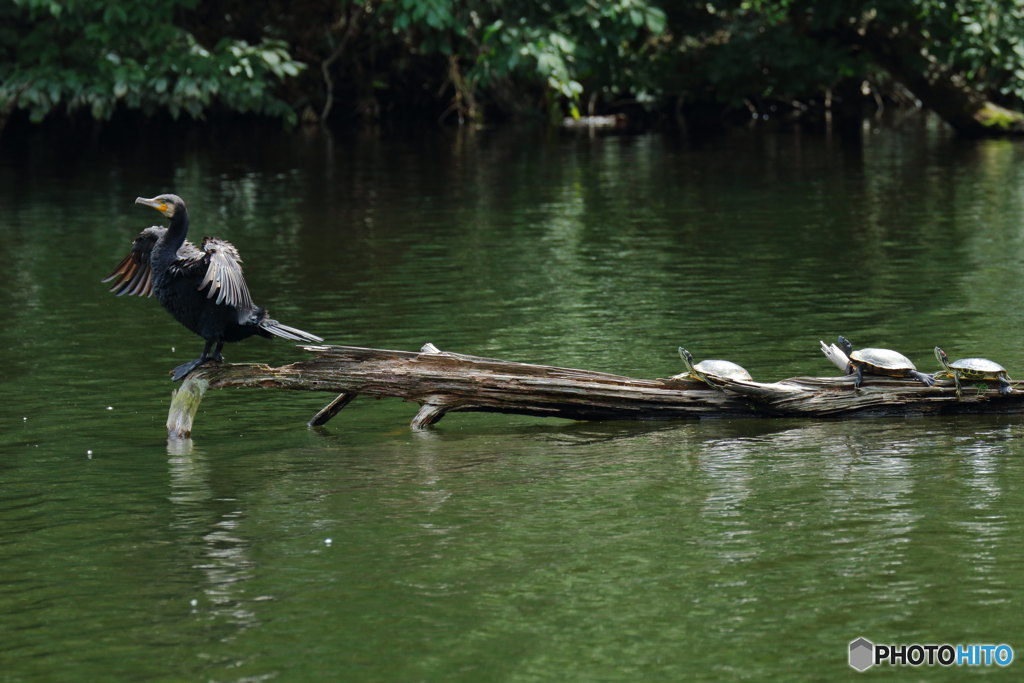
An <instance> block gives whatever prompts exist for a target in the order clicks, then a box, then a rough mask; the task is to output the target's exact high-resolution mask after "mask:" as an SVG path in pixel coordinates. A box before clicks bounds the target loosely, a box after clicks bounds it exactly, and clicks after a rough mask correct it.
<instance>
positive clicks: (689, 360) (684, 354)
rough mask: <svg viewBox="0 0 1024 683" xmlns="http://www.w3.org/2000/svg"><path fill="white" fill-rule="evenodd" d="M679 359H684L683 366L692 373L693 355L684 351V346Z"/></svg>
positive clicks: (681, 348) (680, 348) (680, 349)
mask: <svg viewBox="0 0 1024 683" xmlns="http://www.w3.org/2000/svg"><path fill="white" fill-rule="evenodd" d="M679 357H680V358H682V359H683V365H685V366H686V369H687V370H688V371H690V372H692V371H693V354H691V353H690V352H689V351H687V350H686V349H684V348H683V347H682V346H680V347H679Z"/></svg>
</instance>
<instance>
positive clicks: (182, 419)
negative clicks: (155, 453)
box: [167, 377, 210, 439]
mask: <svg viewBox="0 0 1024 683" xmlns="http://www.w3.org/2000/svg"><path fill="white" fill-rule="evenodd" d="M209 387H210V383H209V382H208V381H207V380H205V379H195V378H193V377H187V378H186V379H185V380H184V381H183V382H182V383H181V386H180V387H178V388H177V389H175V390H174V391H172V392H171V409H170V410H169V411H168V412H167V438H168V439H187V438H189V437H190V436H191V435H192V421H193V420H195V417H196V412H198V410H199V403H200V402H201V401H202V400H203V396H204V395H206V390H207V389H208V388H209Z"/></svg>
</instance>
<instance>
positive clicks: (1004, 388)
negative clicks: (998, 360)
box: [999, 375, 1013, 396]
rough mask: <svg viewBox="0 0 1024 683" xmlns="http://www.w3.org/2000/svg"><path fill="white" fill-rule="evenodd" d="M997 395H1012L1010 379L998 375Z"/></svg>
mask: <svg viewBox="0 0 1024 683" xmlns="http://www.w3.org/2000/svg"><path fill="white" fill-rule="evenodd" d="M999 393H1000V394H1002V395H1003V396H1006V395H1007V394H1011V393H1013V387H1011V386H1010V378H1009V377H1007V376H1006V375H999Z"/></svg>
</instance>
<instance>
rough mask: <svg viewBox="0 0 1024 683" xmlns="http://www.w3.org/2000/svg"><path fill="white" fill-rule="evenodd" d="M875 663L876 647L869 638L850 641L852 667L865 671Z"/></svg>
mask: <svg viewBox="0 0 1024 683" xmlns="http://www.w3.org/2000/svg"><path fill="white" fill-rule="evenodd" d="M874 663H875V645H874V643H872V642H871V641H870V640H868V639H867V638H858V639H857V640H853V641H850V666H852V667H853V668H854V669H856V670H857V671H864V670H866V669H868V668H870V667H871V666H873V665H874Z"/></svg>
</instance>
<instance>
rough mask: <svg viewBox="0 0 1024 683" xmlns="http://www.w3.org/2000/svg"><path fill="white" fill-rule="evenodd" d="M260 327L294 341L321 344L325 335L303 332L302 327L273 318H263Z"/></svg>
mask: <svg viewBox="0 0 1024 683" xmlns="http://www.w3.org/2000/svg"><path fill="white" fill-rule="evenodd" d="M260 327H262V328H263V329H264V330H266V331H267V332H269V333H271V334H273V335H275V336H277V337H283V338H284V339H291V340H292V341H298V342H307V343H310V344H319V343H320V342H322V341H323V337H318V336H316V335H315V334H310V333H309V332H303V331H302V330H300V329H297V328H294V327H289V326H287V325H283V324H281V323H279V322H277V321H276V320H273V319H271V318H264V319H263V320H261V321H260Z"/></svg>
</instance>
